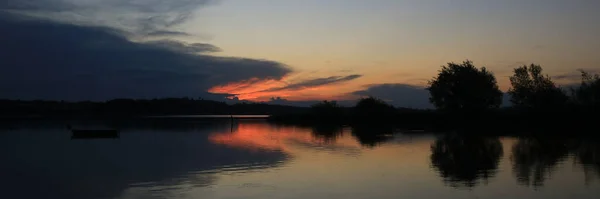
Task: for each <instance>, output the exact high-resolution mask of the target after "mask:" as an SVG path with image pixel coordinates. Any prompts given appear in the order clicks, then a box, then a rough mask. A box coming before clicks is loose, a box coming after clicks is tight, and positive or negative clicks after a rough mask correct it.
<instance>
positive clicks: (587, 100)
mask: <svg viewBox="0 0 600 199" xmlns="http://www.w3.org/2000/svg"><path fill="white" fill-rule="evenodd" d="M572 93H573V99H574V101H575V103H577V104H579V105H583V106H585V107H587V108H594V109H597V108H600V75H598V74H595V75H591V74H589V73H587V72H585V71H581V85H580V86H579V87H578V88H575V89H572Z"/></svg>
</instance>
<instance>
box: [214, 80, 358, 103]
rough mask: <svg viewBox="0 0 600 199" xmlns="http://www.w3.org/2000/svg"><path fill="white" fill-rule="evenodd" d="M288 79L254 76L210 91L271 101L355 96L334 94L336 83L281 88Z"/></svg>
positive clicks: (250, 99) (336, 98)
mask: <svg viewBox="0 0 600 199" xmlns="http://www.w3.org/2000/svg"><path fill="white" fill-rule="evenodd" d="M286 79H289V77H283V78H282V79H281V80H277V79H258V78H252V79H249V80H243V81H239V82H231V83H227V84H225V85H219V86H214V87H212V88H210V89H209V90H208V92H210V93H218V94H232V95H235V97H237V98H238V99H239V100H249V101H269V100H271V98H277V97H280V98H283V99H286V100H292V101H304V100H341V99H352V98H353V96H348V95H341V96H335V95H333V94H332V93H335V91H336V89H335V86H334V85H319V86H310V87H308V86H307V87H301V88H294V89H279V88H284V87H285V86H286V85H288V83H287V82H286V81H285V80H286ZM231 98H233V97H231Z"/></svg>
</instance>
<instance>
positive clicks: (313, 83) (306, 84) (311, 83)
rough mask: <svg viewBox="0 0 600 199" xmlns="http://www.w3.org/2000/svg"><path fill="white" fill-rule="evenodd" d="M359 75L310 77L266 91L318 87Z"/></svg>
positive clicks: (351, 78)
mask: <svg viewBox="0 0 600 199" xmlns="http://www.w3.org/2000/svg"><path fill="white" fill-rule="evenodd" d="M359 77H362V75H348V76H331V77H326V78H317V79H310V80H306V81H302V82H298V83H294V84H290V85H287V86H284V87H280V88H272V89H268V90H265V91H271V92H273V91H282V90H292V91H293V90H301V89H305V88H312V87H317V86H323V85H329V84H335V83H340V82H346V81H350V80H354V79H357V78H359Z"/></svg>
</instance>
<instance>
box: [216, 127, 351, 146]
mask: <svg viewBox="0 0 600 199" xmlns="http://www.w3.org/2000/svg"><path fill="white" fill-rule="evenodd" d="M208 139H209V140H210V142H212V143H215V144H222V145H226V146H229V147H234V148H243V149H246V150H251V151H260V150H270V151H282V152H286V153H302V150H299V149H304V148H319V149H327V148H329V149H331V150H336V149H339V150H349V149H350V148H354V149H355V150H358V149H359V148H360V144H359V143H358V142H357V141H356V140H354V139H353V138H352V137H350V136H338V137H337V138H336V139H335V141H332V138H326V137H322V136H314V135H313V134H312V133H311V130H310V129H307V128H301V127H283V126H282V127H272V126H269V125H264V124H260V123H240V124H238V125H237V129H235V130H234V132H232V133H230V132H227V133H213V134H211V135H210V136H209V138H208Z"/></svg>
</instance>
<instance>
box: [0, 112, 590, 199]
mask: <svg viewBox="0 0 600 199" xmlns="http://www.w3.org/2000/svg"><path fill="white" fill-rule="evenodd" d="M64 124H65V123H64V122H56V121H48V122H44V121H36V122H19V123H11V124H3V125H2V127H1V128H0V181H1V182H0V194H1V195H0V198H11V199H12V198H15V199H17V198H60V199H70V198H73V199H75V198H82V199H86V198H89V199H105V198H106V199H141V198H244V199H263V198H290V199H295V198H298V199H304V198H315V199H317V198H344V199H351V198H378V199H385V198H425V199H434V198H445V199H448V198H498V199H500V198H502V199H505V198H524V199H525V198H528V199H529V198H545V199H546V198H590V199H591V198H594V199H597V198H599V197H600V145H599V144H597V143H598V142H597V140H595V139H576V138H558V137H556V138H543V139H542V138H532V137H524V138H514V137H479V136H460V135H450V134H447V135H433V134H425V133H419V134H403V133H401V132H400V133H397V134H394V135H391V134H390V135H388V134H386V136H372V135H371V134H369V133H368V132H370V131H381V129H380V128H363V129H352V128H349V127H344V128H335V127H318V128H307V127H299V126H282V125H273V124H269V123H266V122H265V121H262V120H234V122H233V123H230V120H223V121H194V120H181V121H178V120H169V121H168V122H167V121H164V122H163V121H160V120H151V121H146V122H111V123H99V122H77V123H75V124H74V125H75V126H78V127H90V128H91V127H98V126H108V127H111V128H118V129H119V130H120V137H119V138H117V139H91V140H72V139H71V133H70V132H69V131H68V130H67V129H66V128H65V125H64ZM388 130H389V129H388ZM389 131H390V133H391V131H392V130H389Z"/></svg>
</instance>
